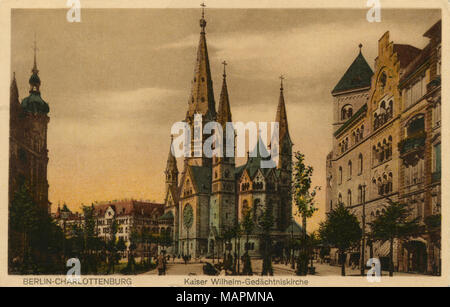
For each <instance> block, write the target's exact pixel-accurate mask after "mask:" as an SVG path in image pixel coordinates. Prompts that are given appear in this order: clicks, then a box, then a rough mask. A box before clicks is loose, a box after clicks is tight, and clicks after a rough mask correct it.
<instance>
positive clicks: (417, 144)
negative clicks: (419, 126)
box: [398, 131, 426, 165]
mask: <svg viewBox="0 0 450 307" xmlns="http://www.w3.org/2000/svg"><path fill="white" fill-rule="evenodd" d="M425 139H426V134H425V131H421V132H419V133H416V134H414V135H412V136H408V137H407V138H405V139H403V140H401V141H400V142H399V143H398V151H399V152H400V157H401V158H402V160H403V162H404V163H405V165H415V164H416V162H417V161H418V160H419V159H422V158H423V154H424V152H425Z"/></svg>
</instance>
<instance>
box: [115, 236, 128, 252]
mask: <svg viewBox="0 0 450 307" xmlns="http://www.w3.org/2000/svg"><path fill="white" fill-rule="evenodd" d="M117 250H118V251H119V252H120V254H121V255H122V254H123V253H124V252H125V251H126V250H127V245H126V243H125V239H124V238H123V237H120V238H119V241H117Z"/></svg>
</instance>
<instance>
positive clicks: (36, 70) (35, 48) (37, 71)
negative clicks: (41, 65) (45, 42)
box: [31, 33, 39, 75]
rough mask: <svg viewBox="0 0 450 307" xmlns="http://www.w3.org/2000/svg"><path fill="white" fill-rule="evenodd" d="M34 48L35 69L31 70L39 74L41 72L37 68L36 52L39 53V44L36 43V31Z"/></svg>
mask: <svg viewBox="0 0 450 307" xmlns="http://www.w3.org/2000/svg"><path fill="white" fill-rule="evenodd" d="M33 50H34V64H33V69H32V70H31V72H32V73H33V74H36V75H37V74H38V73H39V70H38V69H37V62H36V53H37V50H38V48H37V45H36V33H34V47H33Z"/></svg>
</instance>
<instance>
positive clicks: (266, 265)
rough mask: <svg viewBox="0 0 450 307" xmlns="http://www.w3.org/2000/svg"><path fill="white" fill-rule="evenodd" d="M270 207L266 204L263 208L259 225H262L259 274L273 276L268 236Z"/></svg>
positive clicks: (270, 224)
mask: <svg viewBox="0 0 450 307" xmlns="http://www.w3.org/2000/svg"><path fill="white" fill-rule="evenodd" d="M273 224H274V222H273V216H272V207H271V206H270V205H268V206H267V207H266V209H265V210H264V213H263V216H262V220H261V227H262V230H263V231H262V242H263V250H264V253H263V267H262V273H261V275H270V276H273V267H272V238H271V236H270V230H271V229H272V227H273Z"/></svg>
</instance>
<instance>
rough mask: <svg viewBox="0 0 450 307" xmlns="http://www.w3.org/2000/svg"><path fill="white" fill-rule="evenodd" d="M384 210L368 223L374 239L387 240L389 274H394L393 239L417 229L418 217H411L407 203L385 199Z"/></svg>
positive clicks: (413, 232) (407, 235)
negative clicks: (386, 202) (386, 201)
mask: <svg viewBox="0 0 450 307" xmlns="http://www.w3.org/2000/svg"><path fill="white" fill-rule="evenodd" d="M387 200H388V204H387V205H384V209H385V210H384V212H383V213H382V214H380V215H379V216H377V217H376V219H375V220H374V221H372V222H371V223H369V225H370V228H371V232H372V233H371V237H372V238H373V239H374V240H375V241H381V242H383V243H384V242H386V241H389V276H393V275H394V260H393V259H394V239H405V238H408V237H410V236H412V235H414V234H416V233H417V232H418V231H419V228H420V225H419V218H411V208H409V206H408V205H407V204H403V203H399V202H395V201H393V200H391V199H389V198H388V199H387Z"/></svg>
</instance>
